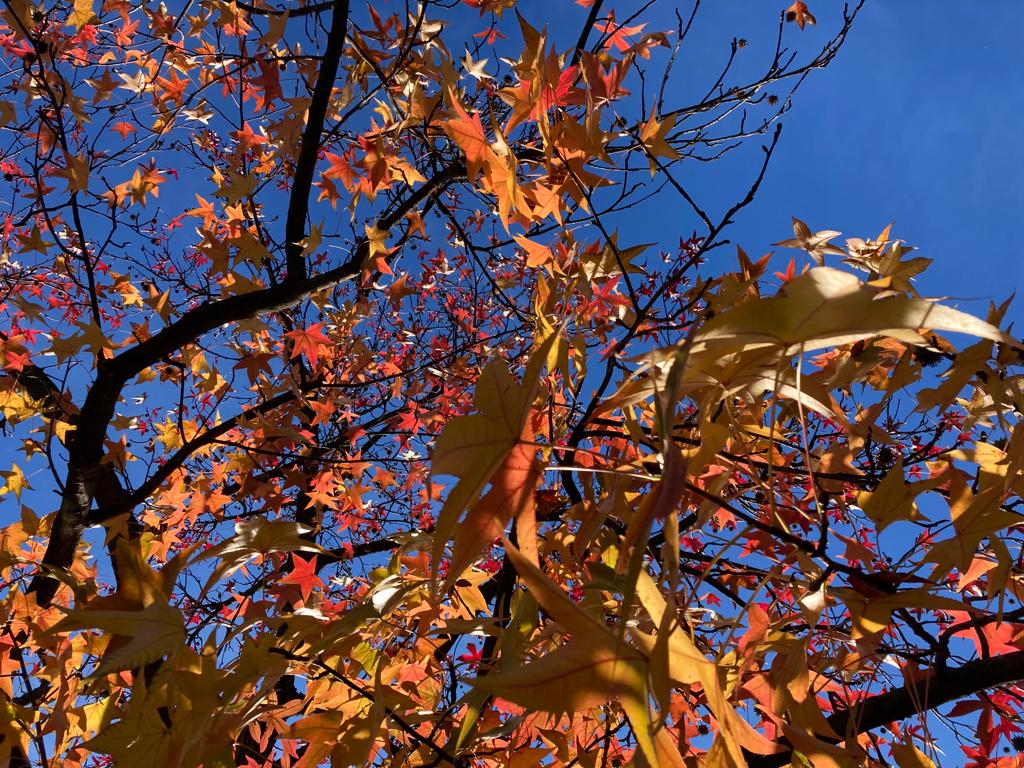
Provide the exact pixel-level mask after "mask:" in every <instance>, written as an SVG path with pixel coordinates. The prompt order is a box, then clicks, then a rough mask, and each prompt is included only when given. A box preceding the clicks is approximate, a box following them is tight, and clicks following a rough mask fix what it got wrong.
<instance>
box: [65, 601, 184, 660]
mask: <svg viewBox="0 0 1024 768" xmlns="http://www.w3.org/2000/svg"><path fill="white" fill-rule="evenodd" d="M78 629H99V630H101V631H103V632H109V633H110V634H112V635H115V636H116V637H117V638H118V642H111V643H110V644H109V645H108V646H107V651H106V653H104V655H103V660H102V661H101V662H100V665H99V666H98V667H97V668H96V672H95V675H96V676H97V677H102V676H103V675H106V674H109V673H111V672H119V671H121V670H124V669H134V668H136V667H142V666H145V665H146V664H149V663H150V662H153V661H156V660H157V659H161V658H163V657H164V656H168V655H172V654H174V653H175V652H177V651H178V650H179V649H180V648H183V647H184V645H185V625H184V622H183V621H182V617H181V612H180V611H179V610H178V609H177V608H173V607H172V606H170V605H166V604H164V605H160V604H158V603H154V604H152V605H148V606H146V607H145V608H142V609H140V610H134V611H118V610H109V611H108V610H98V611H94V610H89V609H88V608H86V609H84V610H80V611H69V612H68V615H67V616H65V617H64V618H63V619H61V621H59V622H58V623H57V624H56V625H54V627H53V629H52V630H51V631H53V632H70V631H73V630H78Z"/></svg>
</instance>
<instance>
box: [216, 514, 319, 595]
mask: <svg viewBox="0 0 1024 768" xmlns="http://www.w3.org/2000/svg"><path fill="white" fill-rule="evenodd" d="M309 531H310V528H309V527H308V526H304V525H302V524H301V523H295V522H291V521H289V520H263V519H260V518H252V519H247V520H240V521H239V522H237V523H235V535H234V536H232V537H231V538H229V539H227V540H226V541H223V542H221V543H220V544H217V545H216V546H214V547H210V548H209V549H207V550H205V551H204V552H202V553H201V554H200V555H198V556H197V557H196V561H197V562H198V561H201V560H207V559H209V558H213V557H216V558H219V559H220V561H221V563H220V565H219V566H218V567H217V569H216V570H215V571H214V573H213V575H212V576H211V577H210V583H213V582H214V581H216V580H217V579H219V578H221V577H222V576H227V575H230V574H231V573H233V572H234V571H235V570H237V569H238V568H240V567H241V566H242V565H244V564H245V563H246V562H248V561H249V560H251V559H252V558H254V557H260V556H262V555H267V554H269V553H271V552H319V553H321V554H323V553H324V549H323V548H322V547H320V546H319V545H317V544H315V543H313V542H312V541H310V540H309V539H307V538H304V536H305V535H306V534H308V533H309Z"/></svg>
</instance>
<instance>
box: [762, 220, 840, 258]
mask: <svg viewBox="0 0 1024 768" xmlns="http://www.w3.org/2000/svg"><path fill="white" fill-rule="evenodd" d="M839 235H840V233H839V232H836V231H835V230H833V229H823V230H821V231H820V232H811V228H810V227H808V226H807V225H806V224H804V223H803V222H802V221H800V219H798V218H796V217H795V216H794V217H793V237H792V238H790V239H789V240H782V241H781V242H778V243H775V245H777V246H779V247H780V248H803V249H804V250H805V251H807V253H808V254H809V255H810V257H811V258H812V259H814V261H815V263H816V264H817V265H818V266H819V267H820V266H823V265H824V264H825V255H826V254H832V255H834V256H845V255H846V251H844V250H843V249H842V248H839V247H838V246H835V245H832V244H831V243H830V242H829V240H831V239H832V238H834V237H839Z"/></svg>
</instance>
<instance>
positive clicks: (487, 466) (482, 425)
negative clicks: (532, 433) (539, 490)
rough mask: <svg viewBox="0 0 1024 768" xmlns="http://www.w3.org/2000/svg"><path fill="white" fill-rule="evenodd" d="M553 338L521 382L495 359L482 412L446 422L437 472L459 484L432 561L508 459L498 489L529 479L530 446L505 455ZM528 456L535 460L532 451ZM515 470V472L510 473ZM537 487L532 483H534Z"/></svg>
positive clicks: (477, 401) (437, 448)
mask: <svg viewBox="0 0 1024 768" xmlns="http://www.w3.org/2000/svg"><path fill="white" fill-rule="evenodd" d="M552 343H553V339H547V340H545V342H544V343H543V344H541V345H540V346H539V348H538V350H537V351H535V352H534V354H533V356H532V357H531V358H530V363H529V365H528V366H527V369H526V373H525V375H524V376H523V381H522V383H520V382H518V381H516V380H515V378H514V377H513V376H512V374H511V373H509V371H508V369H506V368H505V366H504V364H503V363H502V362H501V361H500V360H497V359H495V360H492V361H491V363H490V364H489V365H488V366H487V368H485V369H484V371H483V373H482V374H480V378H479V380H478V381H477V387H476V393H475V396H474V400H473V402H474V405H475V406H476V408H477V411H478V413H474V414H470V415H467V416H460V417H458V418H455V419H452V420H451V421H450V422H448V424H447V425H445V428H444V429H443V430H442V432H441V434H440V435H439V436H438V438H437V441H436V442H435V444H434V451H433V455H432V462H433V463H432V472H433V473H434V474H441V475H454V476H456V477H458V478H459V482H458V484H457V485H456V486H455V488H453V489H452V490H451V491H450V492H449V493H448V497H447V498H446V499H445V503H444V506H443V507H442V508H441V513H440V515H439V516H438V520H437V525H436V528H435V531H434V547H433V553H432V554H433V561H434V563H435V566H434V567H435V568H436V567H437V565H436V564H437V563H440V561H441V555H442V554H443V552H444V547H445V544H446V543H447V542H448V540H449V539H450V538H451V535H452V533H453V531H454V530H455V526H456V523H457V522H458V518H459V516H460V515H461V514H462V511H463V510H464V509H465V508H466V507H467V506H469V505H470V504H472V503H473V502H474V501H475V500H476V499H477V498H479V496H480V494H481V493H482V492H483V490H484V488H485V487H486V486H487V484H488V483H489V482H491V480H492V478H494V477H495V475H496V473H498V470H499V469H500V468H502V467H503V465H505V470H506V474H503V476H502V478H501V483H500V485H501V486H502V489H503V490H498V491H496V493H498V494H514V493H515V490H514V486H515V484H516V482H525V481H526V479H527V472H528V470H527V469H526V468H525V466H524V465H525V464H526V463H527V458H526V455H525V453H529V452H530V449H529V448H523V449H521V453H522V454H523V455H519V456H517V458H516V459H515V460H513V462H514V464H515V466H514V467H509V466H507V465H506V459H508V457H509V455H510V454H511V453H512V452H513V449H515V448H516V447H517V446H519V445H520V441H521V440H522V436H523V430H524V428H525V427H526V423H527V417H528V416H529V414H530V411H531V409H532V407H533V401H534V398H535V397H536V394H537V388H538V384H539V379H540V371H541V368H542V366H543V364H544V361H545V359H546V358H547V351H548V349H549V348H550V346H551V344H552ZM529 462H530V463H532V454H531V455H530V459H529ZM508 472H511V473H512V474H511V476H510V475H508V474H507V473H508ZM531 490H532V489H531Z"/></svg>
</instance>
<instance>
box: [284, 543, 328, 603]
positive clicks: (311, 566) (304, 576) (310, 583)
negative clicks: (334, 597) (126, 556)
mask: <svg viewBox="0 0 1024 768" xmlns="http://www.w3.org/2000/svg"><path fill="white" fill-rule="evenodd" d="M277 583H278V584H295V585H296V586H298V588H299V591H300V592H301V593H302V599H303V601H308V600H309V594H310V592H312V591H313V587H320V586H323V581H322V580H321V579H320V577H319V576H318V575H317V566H316V555H313V556H312V557H310V558H309V559H308V560H307V559H304V558H301V557H299V556H298V555H296V554H295V553H294V552H292V567H291V570H290V571H289V572H288V573H287V574H286V575H285V576H282V577H281V578H280V579H278V580H277Z"/></svg>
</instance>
